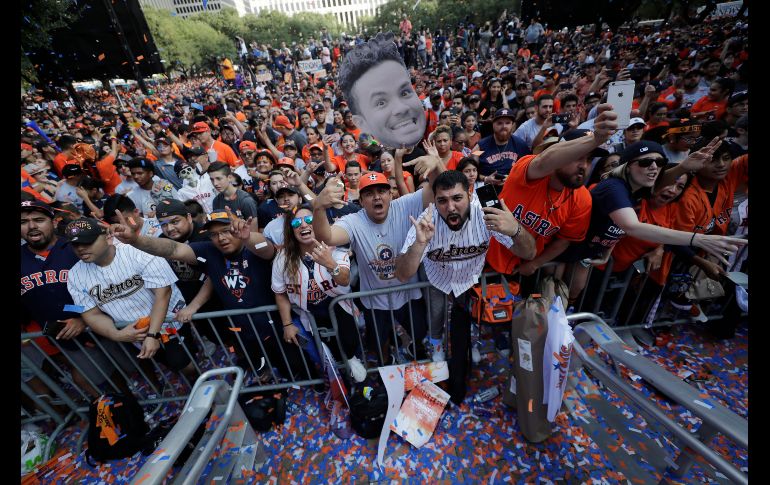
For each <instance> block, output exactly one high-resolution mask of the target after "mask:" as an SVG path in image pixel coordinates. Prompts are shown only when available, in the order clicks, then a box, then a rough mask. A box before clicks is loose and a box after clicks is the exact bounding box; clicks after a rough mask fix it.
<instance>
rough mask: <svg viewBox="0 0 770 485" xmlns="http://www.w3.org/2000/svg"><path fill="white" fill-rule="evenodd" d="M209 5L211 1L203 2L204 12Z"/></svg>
mask: <svg viewBox="0 0 770 485" xmlns="http://www.w3.org/2000/svg"><path fill="white" fill-rule="evenodd" d="M208 4H209V0H203V10H206V7H207V6H208Z"/></svg>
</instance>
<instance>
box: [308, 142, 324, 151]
mask: <svg viewBox="0 0 770 485" xmlns="http://www.w3.org/2000/svg"><path fill="white" fill-rule="evenodd" d="M313 148H318V149H319V150H321V151H323V150H324V145H323V143H320V142H319V143H313V144H312V145H308V146H307V151H308V152H309V151H310V150H312V149H313Z"/></svg>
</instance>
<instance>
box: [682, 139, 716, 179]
mask: <svg viewBox="0 0 770 485" xmlns="http://www.w3.org/2000/svg"><path fill="white" fill-rule="evenodd" d="M721 144H722V139H721V138H719V137H718V136H715V137H714V139H713V140H711V142H709V144H708V145H706V146H705V147H703V148H701V149H700V150H698V151H697V152H693V153H690V154H689V155H688V156H687V158H686V159H684V161H682V168H685V169H686V170H687V171H688V172H697V171H698V170H700V169H701V168H703V166H704V165H705V164H706V162H708V161H710V160H711V159H712V158H713V157H714V152H715V151H716V150H717V148H719V145H721Z"/></svg>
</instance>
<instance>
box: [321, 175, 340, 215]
mask: <svg viewBox="0 0 770 485" xmlns="http://www.w3.org/2000/svg"><path fill="white" fill-rule="evenodd" d="M344 195H345V184H344V183H343V182H342V174H339V173H338V174H337V175H335V176H334V177H332V178H330V179H329V180H328V181H327V182H326V186H325V187H324V189H323V190H322V191H321V193H320V194H318V197H316V198H315V199H313V207H321V208H323V209H328V208H330V207H332V206H334V205H335V204H345V201H344V200H343V197H344Z"/></svg>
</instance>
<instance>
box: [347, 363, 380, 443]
mask: <svg viewBox="0 0 770 485" xmlns="http://www.w3.org/2000/svg"><path fill="white" fill-rule="evenodd" d="M367 381H370V379H367V380H366V381H364V382H362V383H359V384H357V385H356V386H355V387H354V388H353V389H352V391H351V393H350V395H349V396H348V404H350V426H351V427H352V428H353V431H355V432H356V434H357V435H358V436H360V437H362V438H366V439H372V438H377V437H379V436H380V433H382V427H383V425H384V424H385V415H386V414H387V412H388V392H387V391H386V390H385V385H384V384H383V383H382V380H381V379H380V378H379V377H378V378H377V381H376V382H371V381H370V382H367ZM365 391H366V392H365Z"/></svg>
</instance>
